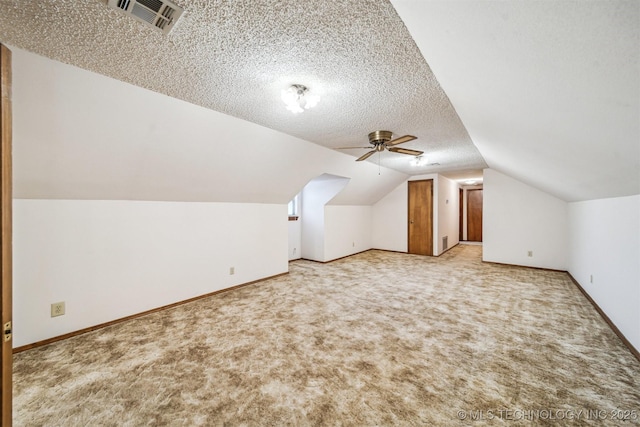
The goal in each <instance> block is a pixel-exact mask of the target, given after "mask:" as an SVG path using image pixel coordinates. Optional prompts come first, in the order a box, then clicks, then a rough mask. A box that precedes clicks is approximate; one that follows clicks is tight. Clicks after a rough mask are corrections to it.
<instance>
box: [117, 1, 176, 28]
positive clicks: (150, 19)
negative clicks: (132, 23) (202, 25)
mask: <svg viewBox="0 0 640 427" xmlns="http://www.w3.org/2000/svg"><path fill="white" fill-rule="evenodd" d="M107 4H108V5H109V6H110V7H112V8H114V9H118V10H120V11H122V12H124V13H126V14H127V15H132V16H133V17H134V18H136V19H137V20H139V21H141V22H144V23H146V24H147V25H150V26H152V27H153V28H156V29H158V30H160V31H162V32H163V33H165V34H167V33H169V31H171V29H172V28H173V26H174V25H175V23H176V21H178V18H180V15H182V9H181V8H179V7H178V6H176V5H175V4H173V3H171V2H169V1H166V0H108V2H107Z"/></svg>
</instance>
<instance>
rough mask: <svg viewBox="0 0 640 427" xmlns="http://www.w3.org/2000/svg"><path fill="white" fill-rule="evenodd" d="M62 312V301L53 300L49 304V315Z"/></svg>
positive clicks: (55, 315)
mask: <svg viewBox="0 0 640 427" xmlns="http://www.w3.org/2000/svg"><path fill="white" fill-rule="evenodd" d="M64 312H65V308H64V302H54V303H53V304H51V317H57V316H62V315H63V314H64Z"/></svg>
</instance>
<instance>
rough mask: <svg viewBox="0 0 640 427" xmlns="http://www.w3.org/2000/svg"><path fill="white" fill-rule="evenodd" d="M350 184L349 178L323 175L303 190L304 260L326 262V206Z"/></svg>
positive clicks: (301, 217)
mask: <svg viewBox="0 0 640 427" xmlns="http://www.w3.org/2000/svg"><path fill="white" fill-rule="evenodd" d="M348 183H349V179H348V178H344V177H340V176H335V175H330V174H322V175H320V176H318V177H316V178H314V179H312V180H311V181H309V183H308V184H307V185H305V186H304V188H303V189H302V210H301V215H300V219H301V221H302V251H301V253H302V258H306V259H310V260H314V261H321V262H322V261H326V257H325V246H324V245H325V205H326V204H327V203H328V202H329V201H330V200H331V199H332V198H334V197H335V196H336V194H338V193H339V192H340V191H342V189H344V188H345V186H346V185H347V184H348Z"/></svg>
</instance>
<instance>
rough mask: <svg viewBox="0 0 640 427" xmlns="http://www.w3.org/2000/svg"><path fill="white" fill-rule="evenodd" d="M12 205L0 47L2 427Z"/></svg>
mask: <svg viewBox="0 0 640 427" xmlns="http://www.w3.org/2000/svg"><path fill="white" fill-rule="evenodd" d="M11 203H12V195H11V51H10V50H9V49H7V48H6V47H5V46H3V45H1V44H0V230H1V232H0V236H1V237H0V268H1V271H0V276H1V277H2V293H1V297H0V298H1V299H0V307H1V310H2V313H1V315H2V316H1V317H2V338H0V339H1V340H2V369H1V374H0V375H1V376H0V381H1V383H2V391H0V398H1V400H2V402H1V406H0V420H2V425H3V426H11V422H12V420H11V418H12V416H11V400H12V394H11V393H12V387H13V385H12V377H11V374H12V363H13V355H12V351H13V349H12V342H13V339H12V336H11V332H12V330H13V326H12V324H11V323H12V318H11V310H12V304H11V276H12V273H11V271H12V269H11V264H12V261H11Z"/></svg>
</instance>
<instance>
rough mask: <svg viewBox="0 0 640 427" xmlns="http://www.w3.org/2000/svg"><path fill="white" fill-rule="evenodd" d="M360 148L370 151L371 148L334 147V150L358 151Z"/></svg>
mask: <svg viewBox="0 0 640 427" xmlns="http://www.w3.org/2000/svg"><path fill="white" fill-rule="evenodd" d="M361 148H368V149H371V146H368V147H335V148H334V150H359V149H361Z"/></svg>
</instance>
